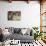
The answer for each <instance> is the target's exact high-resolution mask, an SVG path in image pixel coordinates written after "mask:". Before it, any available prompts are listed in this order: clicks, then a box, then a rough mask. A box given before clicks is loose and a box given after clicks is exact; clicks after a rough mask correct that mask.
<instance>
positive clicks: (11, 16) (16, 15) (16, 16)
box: [8, 11, 21, 21]
mask: <svg viewBox="0 0 46 46" xmlns="http://www.w3.org/2000/svg"><path fill="white" fill-rule="evenodd" d="M20 19H21V11H8V20H14V21H19V20H20Z"/></svg>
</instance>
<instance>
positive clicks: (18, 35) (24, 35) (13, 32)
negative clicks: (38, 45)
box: [5, 27, 34, 43]
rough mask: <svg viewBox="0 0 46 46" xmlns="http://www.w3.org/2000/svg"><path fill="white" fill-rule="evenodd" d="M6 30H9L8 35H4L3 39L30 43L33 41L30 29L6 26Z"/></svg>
mask: <svg viewBox="0 0 46 46" xmlns="http://www.w3.org/2000/svg"><path fill="white" fill-rule="evenodd" d="M22 29H23V30H22ZM8 32H10V35H9V36H7V37H5V39H10V40H13V39H14V40H20V42H21V43H31V42H33V41H34V37H33V35H32V30H29V28H14V27H10V28H8Z"/></svg>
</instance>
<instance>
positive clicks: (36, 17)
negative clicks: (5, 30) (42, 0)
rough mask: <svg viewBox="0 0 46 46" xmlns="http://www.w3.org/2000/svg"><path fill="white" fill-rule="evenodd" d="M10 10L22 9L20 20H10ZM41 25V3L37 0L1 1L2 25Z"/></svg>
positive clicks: (0, 23)
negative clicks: (28, 0) (8, 17)
mask: <svg viewBox="0 0 46 46" xmlns="http://www.w3.org/2000/svg"><path fill="white" fill-rule="evenodd" d="M8 11H21V20H20V21H8V19H7V16H8V14H7V13H8ZM32 26H40V4H39V3H38V2H37V1H34V2H33V1H31V2H29V4H27V3H26V2H24V1H23V2H22V1H19V2H17V1H16V2H14V1H13V2H12V3H8V2H3V1H2V2H1V1H0V27H21V28H23V27H26V28H27V27H32Z"/></svg>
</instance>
